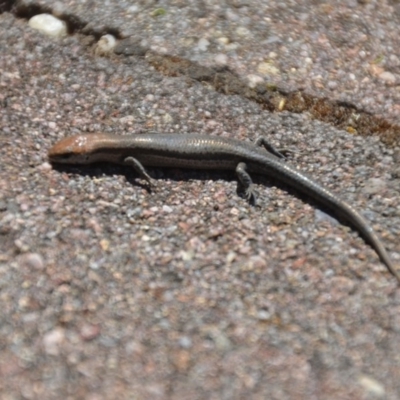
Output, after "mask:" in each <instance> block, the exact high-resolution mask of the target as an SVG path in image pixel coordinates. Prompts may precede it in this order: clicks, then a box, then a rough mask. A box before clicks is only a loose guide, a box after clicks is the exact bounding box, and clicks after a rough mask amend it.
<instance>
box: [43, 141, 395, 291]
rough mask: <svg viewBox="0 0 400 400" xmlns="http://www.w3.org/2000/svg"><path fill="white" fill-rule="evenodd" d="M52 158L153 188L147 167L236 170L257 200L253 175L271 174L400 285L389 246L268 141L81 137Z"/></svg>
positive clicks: (59, 146)
mask: <svg viewBox="0 0 400 400" xmlns="http://www.w3.org/2000/svg"><path fill="white" fill-rule="evenodd" d="M48 157H49V160H50V162H52V163H63V164H90V163H95V162H111V163H117V164H122V165H127V166H130V167H132V168H133V169H134V170H135V171H136V172H137V173H138V174H139V176H140V177H142V178H144V179H145V180H146V181H147V182H149V184H150V185H155V180H154V179H153V178H151V177H150V175H149V174H148V173H147V171H146V169H145V166H150V167H173V168H191V169H215V170H235V171H236V175H237V177H238V180H239V183H240V184H241V185H242V186H243V188H244V189H245V194H246V197H247V199H248V200H255V198H256V196H255V191H254V184H253V181H252V179H251V176H250V175H249V173H257V174H263V175H267V176H270V177H272V178H274V179H277V180H278V181H282V182H283V183H285V184H286V185H288V186H289V187H293V188H295V189H296V190H298V191H300V192H302V193H303V194H305V195H308V196H310V197H311V198H312V199H314V200H315V201H316V202H317V203H319V204H321V205H324V206H325V207H327V208H328V209H329V210H331V211H332V212H333V213H334V214H336V215H337V216H338V217H340V218H342V219H343V220H345V221H346V222H347V223H349V224H350V225H351V226H352V227H353V228H355V229H356V230H357V231H358V233H359V234H360V235H361V236H362V237H363V238H364V240H365V241H366V242H367V243H369V244H370V246H371V247H372V248H373V249H374V250H375V252H376V253H377V255H378V256H379V258H380V260H381V262H382V263H383V264H384V265H386V267H387V269H388V270H389V271H390V272H391V273H392V274H393V275H394V276H395V277H396V279H397V280H398V282H399V283H400V272H399V271H397V270H396V268H395V266H394V264H393V262H392V261H391V259H390V257H389V255H388V253H387V252H386V250H385V247H384V246H383V244H382V243H381V241H380V240H379V238H378V236H377V235H376V233H375V232H374V230H373V229H372V227H371V226H370V225H369V224H368V222H367V221H366V220H365V219H364V217H362V216H361V214H360V213H359V212H358V211H356V210H355V209H354V208H353V207H352V206H351V205H349V204H348V203H346V202H344V201H342V200H341V199H340V198H339V197H338V196H337V195H336V194H334V193H333V192H331V191H330V190H328V189H326V188H324V187H323V186H321V185H320V184H318V183H317V182H316V181H314V180H313V179H311V178H309V177H308V176H307V175H306V174H304V173H303V172H300V171H299V170H297V168H295V167H293V166H290V165H289V164H288V163H286V162H283V160H282V159H283V158H285V156H284V155H283V152H281V151H279V150H277V149H276V148H275V147H274V146H273V145H271V144H270V143H269V142H268V140H267V139H266V138H265V137H260V138H258V139H257V140H256V141H255V142H248V141H240V140H238V139H232V138H226V137H219V136H211V135H201V134H189V135H184V134H176V133H174V134H165V133H146V134H136V135H124V136H119V135H112V134H107V133H92V134H78V135H75V136H70V137H67V138H64V139H62V140H60V141H59V142H58V143H56V144H55V145H54V146H53V147H52V148H51V149H50V150H49V152H48Z"/></svg>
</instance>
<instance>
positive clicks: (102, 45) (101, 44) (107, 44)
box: [94, 35, 117, 56]
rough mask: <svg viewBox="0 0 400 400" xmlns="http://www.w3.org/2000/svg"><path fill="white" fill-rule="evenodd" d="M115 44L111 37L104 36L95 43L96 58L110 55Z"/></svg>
mask: <svg viewBox="0 0 400 400" xmlns="http://www.w3.org/2000/svg"><path fill="white" fill-rule="evenodd" d="M116 44H117V40H116V39H115V37H114V36H113V35H104V36H102V37H101V38H100V40H99V41H98V42H97V44H96V48H95V50H94V53H95V54H96V56H104V55H107V54H110V53H111V52H112V51H113V50H114V47H115V45H116Z"/></svg>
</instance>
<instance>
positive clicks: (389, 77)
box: [379, 71, 396, 85]
mask: <svg viewBox="0 0 400 400" xmlns="http://www.w3.org/2000/svg"><path fill="white" fill-rule="evenodd" d="M379 79H380V80H382V81H384V82H386V83H388V84H391V85H393V84H395V83H396V77H395V76H394V75H393V74H392V73H391V72H389V71H384V72H382V73H381V74H380V75H379Z"/></svg>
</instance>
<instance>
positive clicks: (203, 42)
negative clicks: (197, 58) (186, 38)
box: [197, 38, 210, 51]
mask: <svg viewBox="0 0 400 400" xmlns="http://www.w3.org/2000/svg"><path fill="white" fill-rule="evenodd" d="M209 45H210V42H209V41H208V40H207V39H206V38H201V39H200V40H199V41H198V43H197V48H198V49H199V50H200V51H206V50H207V48H208V46H209Z"/></svg>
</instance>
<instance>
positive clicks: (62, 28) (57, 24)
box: [28, 14, 67, 37]
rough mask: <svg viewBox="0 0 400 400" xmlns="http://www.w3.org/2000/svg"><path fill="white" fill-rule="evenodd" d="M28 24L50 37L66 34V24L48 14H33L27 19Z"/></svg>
mask: <svg viewBox="0 0 400 400" xmlns="http://www.w3.org/2000/svg"><path fill="white" fill-rule="evenodd" d="M28 25H29V26H30V27H31V28H33V29H36V30H38V31H40V32H42V33H44V34H46V35H47V36H51V37H62V36H65V35H66V34H67V24H66V23H65V22H64V21H61V20H60V19H58V18H56V17H53V16H52V15H50V14H38V15H35V16H34V17H32V18H31V19H30V20H29V22H28Z"/></svg>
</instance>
